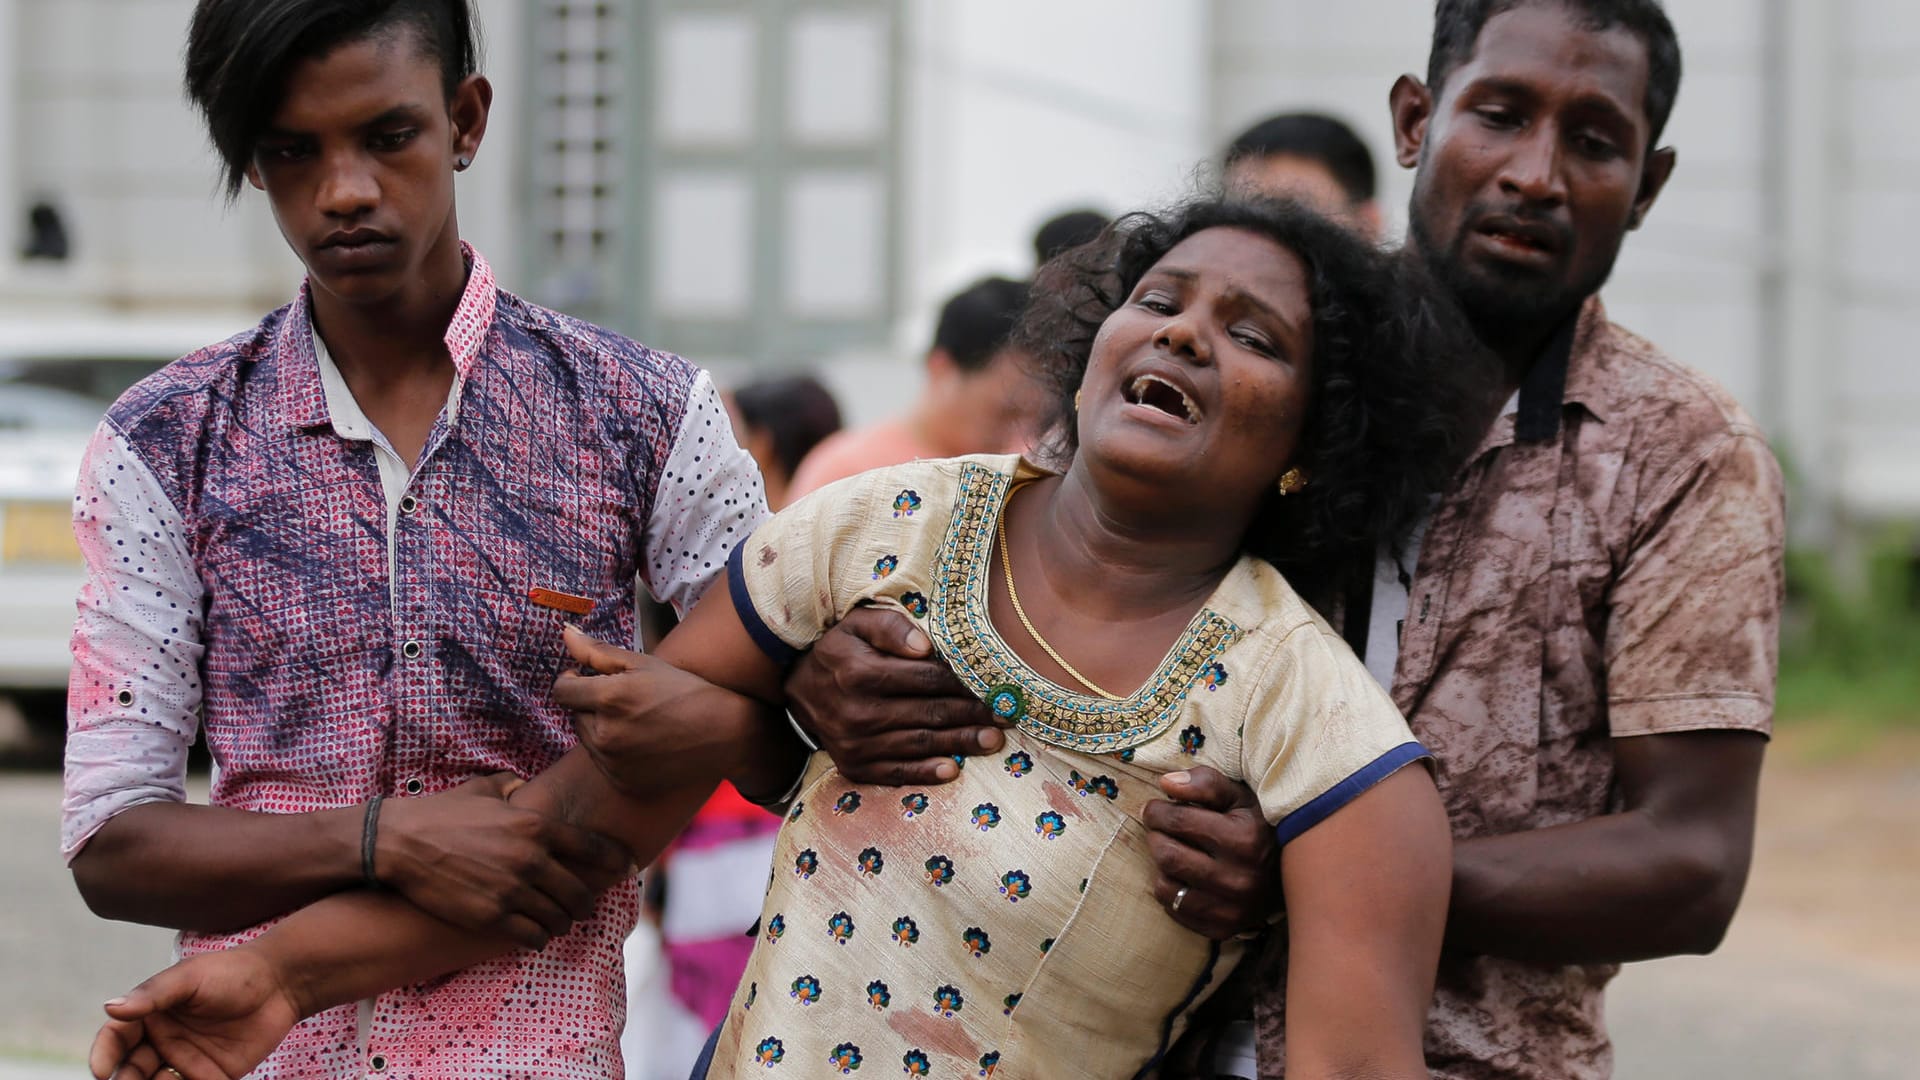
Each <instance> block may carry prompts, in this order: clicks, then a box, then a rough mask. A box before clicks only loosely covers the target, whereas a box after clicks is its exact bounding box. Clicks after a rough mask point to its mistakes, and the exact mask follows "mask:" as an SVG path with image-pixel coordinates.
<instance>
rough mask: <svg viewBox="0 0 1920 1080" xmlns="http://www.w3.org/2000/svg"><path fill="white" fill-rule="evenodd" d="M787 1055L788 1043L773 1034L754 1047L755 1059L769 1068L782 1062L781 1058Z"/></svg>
mask: <svg viewBox="0 0 1920 1080" xmlns="http://www.w3.org/2000/svg"><path fill="white" fill-rule="evenodd" d="M786 1056H787V1048H786V1045H785V1044H784V1043H782V1042H781V1041H780V1040H779V1039H776V1038H774V1037H773V1036H771V1035H769V1036H767V1037H766V1038H764V1039H761V1040H760V1045H758V1046H756V1047H754V1048H753V1060H755V1061H757V1062H759V1063H760V1064H762V1065H765V1066H766V1067H767V1068H769V1069H771V1068H773V1067H774V1066H775V1065H778V1064H780V1059H781V1058H784V1057H786Z"/></svg>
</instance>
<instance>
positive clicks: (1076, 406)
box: [1073, 390, 1080, 412]
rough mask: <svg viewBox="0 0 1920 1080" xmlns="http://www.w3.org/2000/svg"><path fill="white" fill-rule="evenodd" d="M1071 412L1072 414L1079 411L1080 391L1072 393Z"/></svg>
mask: <svg viewBox="0 0 1920 1080" xmlns="http://www.w3.org/2000/svg"><path fill="white" fill-rule="evenodd" d="M1073 411H1074V412H1079V411H1080V391H1078V390H1075V391H1074V392H1073Z"/></svg>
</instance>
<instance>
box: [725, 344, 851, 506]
mask: <svg viewBox="0 0 1920 1080" xmlns="http://www.w3.org/2000/svg"><path fill="white" fill-rule="evenodd" d="M723 396H724V397H725V398H726V402H727V413H728V415H729V416H731V417H732V418H733V430H734V434H735V435H737V436H738V437H739V439H740V445H742V446H744V447H746V448H747V453H749V454H752V455H753V460H754V461H756V462H759V464H760V476H761V478H762V480H763V481H764V482H765V485H766V489H767V507H768V508H769V509H772V510H779V509H780V508H781V507H783V506H785V505H787V503H789V502H792V501H793V500H792V499H791V498H790V497H789V495H788V492H789V490H790V489H791V488H792V485H793V477H794V474H795V473H796V472H798V471H799V469H800V463H801V462H802V461H805V460H806V457H807V455H808V454H809V453H811V452H812V451H813V448H814V447H816V446H818V445H820V443H821V442H822V441H823V440H825V439H826V438H827V437H828V436H830V435H833V434H834V433H835V432H837V431H839V430H840V404H839V402H836V401H835V400H833V392H832V391H830V390H828V389H827V388H826V387H825V386H824V385H822V384H821V382H820V380H819V379H817V378H814V377H813V376H812V375H776V376H770V377H768V378H764V379H755V380H754V381H753V382H750V383H747V384H746V385H745V386H740V387H736V388H734V389H733V390H729V391H728V392H727V393H726V394H724V395H723Z"/></svg>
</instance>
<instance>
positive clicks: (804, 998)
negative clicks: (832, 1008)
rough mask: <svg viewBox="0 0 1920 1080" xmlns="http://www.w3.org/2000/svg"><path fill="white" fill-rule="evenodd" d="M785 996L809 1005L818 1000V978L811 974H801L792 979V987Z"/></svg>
mask: <svg viewBox="0 0 1920 1080" xmlns="http://www.w3.org/2000/svg"><path fill="white" fill-rule="evenodd" d="M787 996H788V997H790V998H792V999H793V1000H795V1001H797V1002H799V1003H800V1004H802V1005H811V1004H813V1003H814V1002H816V1001H819V1000H820V980H819V979H816V978H814V977H813V976H811V975H802V976H800V977H799V978H797V979H795V980H793V989H791V990H789V991H787Z"/></svg>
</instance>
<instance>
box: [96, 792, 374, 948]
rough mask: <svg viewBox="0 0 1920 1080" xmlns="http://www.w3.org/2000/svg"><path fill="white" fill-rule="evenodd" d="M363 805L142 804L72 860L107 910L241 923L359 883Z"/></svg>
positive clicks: (206, 924)
mask: <svg viewBox="0 0 1920 1080" xmlns="http://www.w3.org/2000/svg"><path fill="white" fill-rule="evenodd" d="M362 816H363V811H362V809H361V808H360V807H357V806H353V807H346V808H344V809H339V810H319V811H314V812H311V813H305V814H262V813H254V812H251V811H246V810H234V809H229V808H227V807H221V806H196V805H190V804H186V803H171V802H153V803H142V804H140V805H138V806H134V807H131V808H129V809H127V810H125V811H122V812H121V813H119V814H117V815H115V816H114V817H113V819H112V820H110V821H108V822H107V823H106V824H105V825H103V826H101V828H100V831H99V832H97V833H95V834H94V835H93V838H92V839H91V840H89V841H88V842H87V845H86V847H84V848H82V849H81V851H80V854H79V855H78V856H76V857H75V859H74V861H73V878H74V883H75V885H77V886H78V887H79V889H80V895H81V896H82V897H83V898H84V899H85V900H86V902H87V906H88V907H90V908H92V909H93V911H94V913H95V914H97V915H100V916H101V917H103V918H108V919H120V920H124V921H127V922H138V923H147V924H150V925H154V926H166V927H171V928H173V929H176V930H198V931H204V932H210V933H219V932H225V931H232V930H240V929H244V928H245V927H249V926H253V925H254V924H256V923H260V922H264V921H265V920H267V919H271V918H273V917H274V916H277V915H282V914H285V913H286V912H289V911H292V910H294V909H296V908H300V907H304V906H305V905H307V904H310V903H312V902H314V901H315V900H318V899H320V898H321V897H323V896H326V895H328V894H330V893H333V892H337V891H339V890H340V889H343V888H346V887H349V886H351V885H354V884H357V883H358V882H359V881H360V831H361V823H362Z"/></svg>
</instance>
